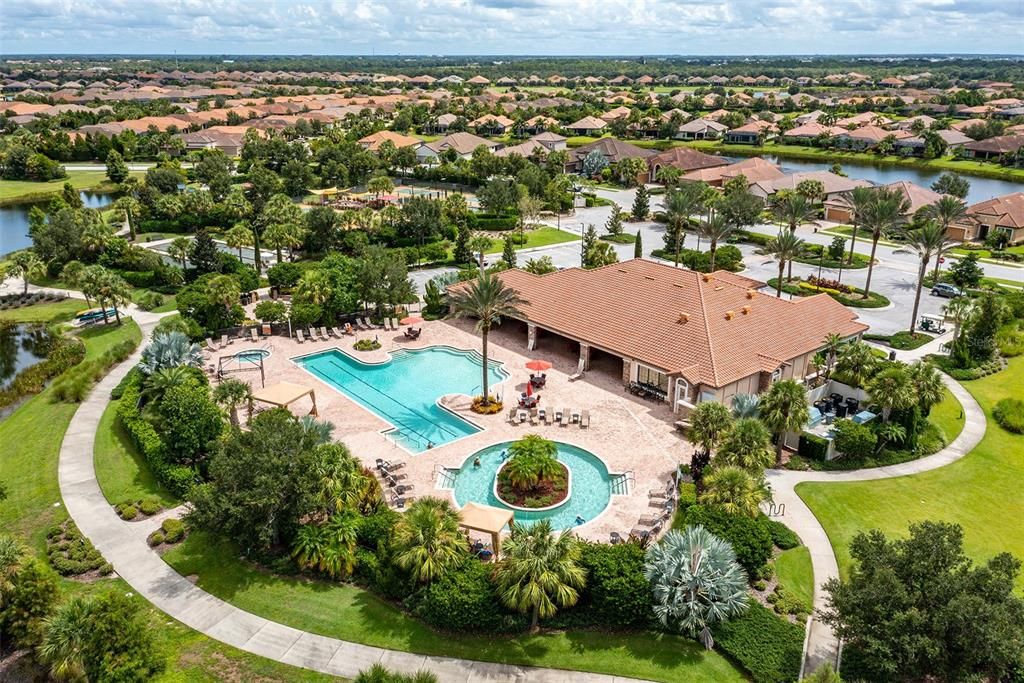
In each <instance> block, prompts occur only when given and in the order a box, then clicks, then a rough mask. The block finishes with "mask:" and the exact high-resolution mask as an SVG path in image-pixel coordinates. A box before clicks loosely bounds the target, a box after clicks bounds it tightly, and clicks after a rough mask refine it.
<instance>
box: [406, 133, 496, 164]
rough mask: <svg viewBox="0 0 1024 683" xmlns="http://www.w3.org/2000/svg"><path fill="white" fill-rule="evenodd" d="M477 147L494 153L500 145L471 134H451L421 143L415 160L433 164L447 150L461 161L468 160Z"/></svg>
mask: <svg viewBox="0 0 1024 683" xmlns="http://www.w3.org/2000/svg"><path fill="white" fill-rule="evenodd" d="M477 147H486V148H487V149H489V150H491V151H494V150H496V149H499V148H501V143H498V142H494V141H493V140H488V139H486V138H481V137H478V136H476V135H473V134H472V133H452V134H451V135H446V136H444V137H443V138H441V139H440V140H435V141H434V142H424V143H421V144H420V146H419V147H417V148H416V160H417V161H418V162H420V163H434V162H436V161H437V159H438V158H439V157H440V156H441V155H442V154H443V153H444V152H446V151H447V150H449V149H450V150H454V152H455V153H456V154H457V155H458V156H459V158H461V159H469V158H470V157H472V156H473V151H474V150H475V149H476V148H477Z"/></svg>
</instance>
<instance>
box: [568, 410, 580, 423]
mask: <svg viewBox="0 0 1024 683" xmlns="http://www.w3.org/2000/svg"><path fill="white" fill-rule="evenodd" d="M569 416H570V417H571V418H572V424H576V423H577V422H579V421H580V411H579V410H578V409H577V408H573V409H572V411H571V412H570V413H569Z"/></svg>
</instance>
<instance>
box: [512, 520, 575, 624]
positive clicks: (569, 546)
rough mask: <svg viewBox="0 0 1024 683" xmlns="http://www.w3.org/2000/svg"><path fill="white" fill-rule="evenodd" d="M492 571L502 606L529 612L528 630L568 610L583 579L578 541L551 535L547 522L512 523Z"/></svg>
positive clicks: (564, 534) (565, 534) (569, 535)
mask: <svg viewBox="0 0 1024 683" xmlns="http://www.w3.org/2000/svg"><path fill="white" fill-rule="evenodd" d="M502 552H503V559H502V560H501V562H500V563H498V566H497V568H496V569H495V571H494V582H495V585H496V586H497V589H498V597H499V598H500V599H501V601H502V603H504V605H505V606H506V607H509V608H511V609H514V610H517V611H519V612H524V613H525V612H529V613H530V630H531V631H536V630H537V629H538V628H540V619H542V618H547V617H550V616H553V615H554V614H555V612H557V611H558V610H559V609H560V608H565V607H572V606H573V605H575V604H576V601H577V600H578V599H579V591H580V590H581V589H582V588H583V586H584V584H585V583H586V579H587V572H586V570H585V569H584V568H583V567H581V566H580V564H579V561H580V556H581V549H580V544H579V541H577V540H576V537H575V536H573V535H572V532H570V531H567V530H566V531H561V532H559V533H557V534H556V533H554V531H553V530H552V528H551V520H549V519H545V520H541V521H539V522H537V523H535V524H533V525H532V526H526V525H523V524H520V523H515V522H514V523H513V524H512V535H511V536H510V537H509V539H508V540H507V541H505V545H504V546H503V551H502Z"/></svg>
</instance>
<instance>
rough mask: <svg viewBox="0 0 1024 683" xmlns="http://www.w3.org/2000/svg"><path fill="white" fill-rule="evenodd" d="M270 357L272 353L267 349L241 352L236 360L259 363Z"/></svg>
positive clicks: (237, 354) (236, 356)
mask: <svg viewBox="0 0 1024 683" xmlns="http://www.w3.org/2000/svg"><path fill="white" fill-rule="evenodd" d="M268 356H270V351H269V350H267V349H246V350H245V351H239V352H238V353H236V354H235V358H237V359H238V360H248V361H257V360H261V359H265V358H267V357H268Z"/></svg>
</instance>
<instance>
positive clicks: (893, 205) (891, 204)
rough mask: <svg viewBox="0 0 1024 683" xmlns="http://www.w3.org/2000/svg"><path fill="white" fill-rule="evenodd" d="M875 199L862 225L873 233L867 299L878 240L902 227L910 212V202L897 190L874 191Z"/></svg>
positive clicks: (866, 291) (878, 189) (866, 285)
mask: <svg viewBox="0 0 1024 683" xmlns="http://www.w3.org/2000/svg"><path fill="white" fill-rule="evenodd" d="M873 194H874V197H873V198H872V200H871V202H869V203H868V206H867V211H866V212H865V214H864V216H863V217H862V218H861V224H862V225H863V226H864V227H865V228H867V229H868V230H870V231H871V255H870V256H869V257H868V277H867V282H866V283H865V284H864V295H863V297H864V298H865V299H867V298H868V296H869V295H870V294H871V275H872V274H873V273H874V270H875V251H876V250H877V249H878V240H880V239H882V235H883V234H884V233H885V232H887V231H888V230H892V229H893V228H895V227H897V226H898V225H900V222H901V221H902V220H903V216H904V215H905V214H906V213H907V211H908V210H910V200H909V199H907V197H906V196H905V195H904V194H903V193H902V192H900V191H899V190H898V189H896V188H888V187H880V188H877V189H875V190H874V191H873Z"/></svg>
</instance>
